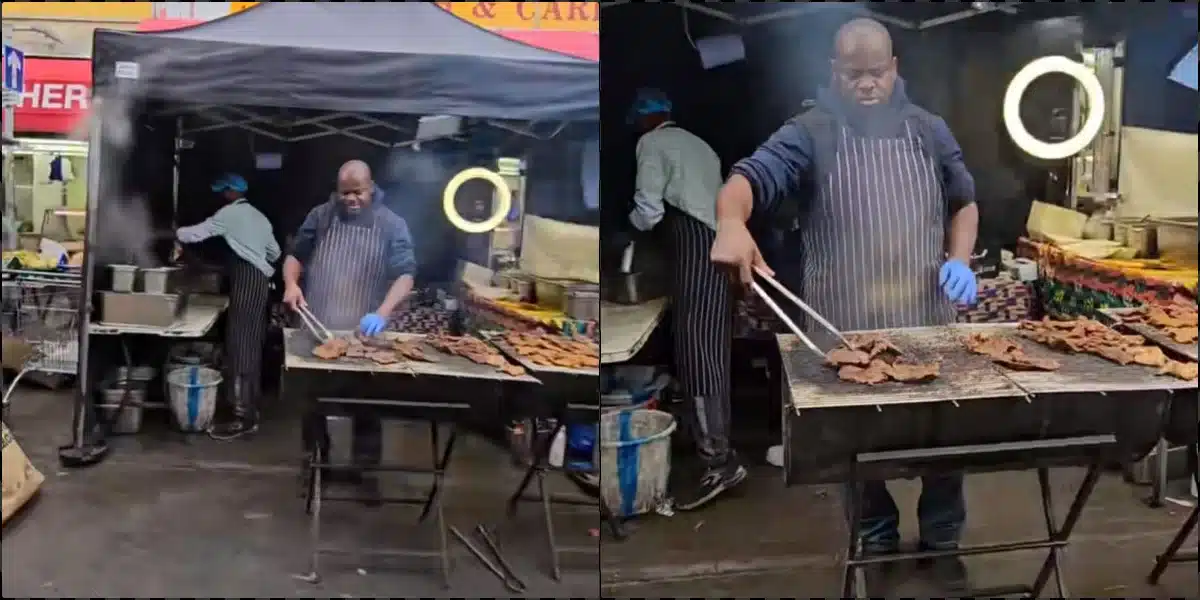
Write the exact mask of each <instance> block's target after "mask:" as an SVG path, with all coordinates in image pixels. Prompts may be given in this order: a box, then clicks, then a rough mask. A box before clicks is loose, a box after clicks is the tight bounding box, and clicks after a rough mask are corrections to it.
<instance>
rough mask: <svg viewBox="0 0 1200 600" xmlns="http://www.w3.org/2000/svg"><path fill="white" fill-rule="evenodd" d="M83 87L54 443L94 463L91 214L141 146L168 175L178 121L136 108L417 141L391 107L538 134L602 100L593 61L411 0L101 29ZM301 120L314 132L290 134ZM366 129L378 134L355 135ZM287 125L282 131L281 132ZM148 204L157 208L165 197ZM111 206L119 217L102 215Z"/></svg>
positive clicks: (97, 453)
mask: <svg viewBox="0 0 1200 600" xmlns="http://www.w3.org/2000/svg"><path fill="white" fill-rule="evenodd" d="M93 89H94V93H95V96H96V99H97V103H96V105H97V106H98V110H97V118H95V119H94V122H93V125H92V130H91V133H90V138H89V139H90V140H91V142H92V143H91V151H90V153H89V164H88V178H89V181H88V197H89V210H88V225H87V226H88V236H87V239H88V246H87V249H86V251H85V259H84V272H83V277H84V282H83V283H84V285H83V290H84V291H83V294H84V295H83V298H84V299H85V302H82V303H81V309H80V319H79V322H80V323H81V327H80V338H79V367H78V372H79V382H80V385H79V388H78V389H79V392H78V394H79V395H78V399H77V407H76V414H75V423H74V428H73V434H74V440H73V443H72V445H70V446H67V447H64V448H63V449H62V451H61V452H60V458H61V460H62V462H63V463H64V464H65V465H90V464H94V463H95V462H97V461H99V460H101V459H102V457H103V456H104V454H105V452H106V449H107V448H106V446H105V445H104V444H103V440H101V439H97V438H98V437H99V435H98V434H99V433H100V432H98V431H97V428H96V426H95V425H96V424H95V419H94V412H93V410H92V408H93V407H92V404H93V402H92V395H93V394H92V392H93V389H94V387H93V384H94V383H95V382H97V381H98V377H99V371H100V370H101V369H100V365H96V364H93V361H89V360H88V359H89V338H90V336H89V325H90V317H91V314H90V310H89V309H90V306H89V304H90V303H89V302H87V301H86V300H89V299H91V298H92V296H93V294H94V292H95V282H96V277H97V275H98V274H99V267H101V266H103V265H102V263H103V262H104V261H103V259H101V258H99V257H98V252H97V248H100V247H102V244H103V243H104V240H103V239H99V238H102V237H104V236H98V235H97V234H98V233H104V230H105V229H109V228H108V227H103V226H98V223H99V221H100V220H101V218H102V217H101V215H100V213H101V212H115V211H101V210H98V209H100V208H103V207H102V206H101V205H102V204H104V203H107V202H110V201H113V200H119V199H121V198H124V197H125V196H127V195H128V184H127V181H128V180H129V179H130V178H131V172H134V173H135V174H134V175H133V177H135V178H136V177H151V178H152V177H153V176H154V174H147V173H144V172H139V171H143V170H148V169H145V167H141V166H139V164H141V161H139V160H138V157H139V155H140V156H142V157H144V156H146V154H147V153H149V154H157V155H158V156H159V158H157V159H156V161H157V162H158V163H159V165H160V166H161V165H162V164H163V161H162V160H161V156H162V155H169V154H170V153H171V151H172V149H174V151H175V153H176V160H175V165H174V166H175V168H176V174H175V177H174V179H175V181H174V187H176V188H177V187H178V180H179V174H178V162H179V161H178V150H179V146H180V144H179V142H178V138H179V135H178V134H179V130H180V129H181V127H179V128H178V129H176V131H174V132H170V134H171V135H170V136H169V137H170V138H171V139H170V141H167V140H164V139H163V138H165V137H167V136H164V135H161V134H162V133H165V132H163V131H161V129H164V128H161V127H159V129H160V131H158V132H157V133H158V134H160V135H157V136H156V135H154V133H155V132H154V130H155V128H156V126H155V125H153V124H151V123H150V121H149V120H148V119H147V115H146V114H145V113H146V112H147V111H148V110H149V109H151V107H155V108H162V107H163V106H164V105H166V106H169V107H170V108H171V109H172V110H173V111H174V112H175V113H176V114H179V113H182V112H194V113H197V114H201V113H203V112H204V111H207V110H210V109H212V108H214V107H225V108H227V109H229V108H230V107H233V108H232V110H233V111H234V112H235V113H240V117H238V118H228V117H226V118H213V116H212V115H211V113H210V114H209V118H210V121H216V123H217V126H223V127H226V128H240V129H243V130H246V131H250V132H253V133H254V134H256V135H259V136H263V138H264V139H267V138H271V139H272V140H273V141H275V142H285V143H286V142H293V141H300V140H304V139H312V138H314V137H318V136H328V135H340V136H343V137H345V138H357V139H360V140H362V141H365V142H367V143H371V144H375V145H383V146H393V147H394V146H397V145H403V143H411V142H412V141H413V140H411V139H408V140H405V141H403V142H400V141H398V140H404V138H405V136H409V137H411V133H410V131H405V127H402V126H398V125H397V123H398V122H400V121H397V120H390V119H389V117H390V116H394V115H407V119H408V124H409V125H411V121H412V116H414V115H454V116H459V117H464V118H467V119H468V120H478V121H479V122H482V123H485V124H492V125H496V126H498V127H500V128H503V129H507V130H508V131H510V132H518V133H527V134H528V135H530V137H535V138H537V137H539V135H538V134H537V133H536V127H535V126H536V124H538V123H543V124H544V125H547V126H549V129H551V130H552V131H553V132H560V131H563V126H562V123H567V122H587V121H595V120H597V119H598V114H599V104H600V92H599V65H598V63H596V62H592V61H587V60H583V59H579V58H575V57H571V56H567V55H562V54H559V53H556V52H552V51H548V50H544V49H540V48H536V47H532V46H527V45H524V44H521V43H519V42H515V41H512V40H508V39H506V38H504V37H502V36H499V35H496V34H494V33H492V32H489V31H486V30H484V29H481V28H479V27H476V26H474V25H472V24H470V23H467V22H465V21H462V20H461V19H458V18H457V17H455V16H453V15H451V14H450V13H448V12H446V11H444V10H442V9H440V8H439V7H437V6H436V5H435V4H433V3H421V2H414V3H345V4H327V3H262V4H260V5H259V6H257V7H254V8H252V9H249V10H246V11H243V12H241V13H238V14H236V15H233V16H230V17H226V18H222V19H218V20H214V21H211V22H208V23H204V24H200V25H196V26H193V27H188V28H185V29H179V30H173V31H164V32H153V33H130V32H123V31H108V30H99V31H97V32H96V33H95V36H94V47H93ZM181 107H182V108H181ZM314 113H324V114H323V115H322V116H316V117H314V116H313V115H314ZM160 116H161V113H160ZM283 120H289V122H287V123H281V121H283ZM502 121H507V122H509V124H505V123H503V122H502ZM512 121H526V122H529V124H528V125H527V126H513V125H512V124H511V122H512ZM177 122H178V121H177ZM547 122H550V123H547ZM554 122H557V123H558V125H555V124H554ZM131 123H132V126H131ZM351 123H353V124H351ZM271 125H274V126H275V128H274V129H272V127H271ZM299 125H304V126H307V127H310V131H312V130H316V133H302V134H300V135H296V127H297V126H299ZM364 128H374V129H375V131H377V132H380V133H381V134H382V135H374V136H368V135H364V132H363V129H364ZM409 129H411V128H409ZM288 130H290V131H291V133H292V135H291V136H285V135H283V134H280V133H278V132H280V131H288ZM272 131H274V132H277V134H276V135H272ZM155 137H157V138H158V139H157V140H153V139H152V138H155ZM384 138H388V139H386V140H385V139H384ZM164 141H167V142H168V143H165V144H164V143H163V142H164ZM138 146H142V148H139V147H138ZM159 170H161V169H159ZM123 179H124V180H126V181H122V180H123ZM173 192H176V193H177V189H176V190H173ZM159 197H161V194H160V195H159ZM102 198H103V199H104V200H101V199H102ZM152 204H154V205H155V206H151V207H150V208H151V212H156V213H157V212H161V210H155V209H156V208H157V209H162V208H163V207H162V206H158V205H161V204H164V202H162V201H161V200H158V199H157V198H156V202H153V203H152ZM171 210H172V212H174V207H172V209H171ZM305 210H307V208H305ZM154 216H155V217H161V215H154ZM114 218H120V216H118V215H109V218H106V219H107V220H112V219H114ZM154 220H156V221H158V220H161V219H160V218H156V219H154ZM96 362H98V361H96Z"/></svg>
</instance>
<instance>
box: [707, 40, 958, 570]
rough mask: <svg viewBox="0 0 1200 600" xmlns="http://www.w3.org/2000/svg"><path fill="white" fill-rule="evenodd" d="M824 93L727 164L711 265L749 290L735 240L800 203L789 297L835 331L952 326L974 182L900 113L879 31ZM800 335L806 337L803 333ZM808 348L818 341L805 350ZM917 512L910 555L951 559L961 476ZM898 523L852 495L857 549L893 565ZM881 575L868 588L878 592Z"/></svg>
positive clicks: (908, 108)
mask: <svg viewBox="0 0 1200 600" xmlns="http://www.w3.org/2000/svg"><path fill="white" fill-rule="evenodd" d="M832 67H833V78H832V82H833V85H832V86H831V87H832V88H833V89H823V90H821V92H820V94H819V95H818V99H817V105H816V106H815V107H814V108H813V109H812V110H810V111H808V112H806V113H804V114H802V115H800V116H799V117H796V118H794V119H792V120H790V121H788V122H787V123H785V124H784V125H783V126H782V127H781V128H780V129H779V130H778V131H776V132H775V134H774V135H772V136H771V138H770V139H768V140H767V141H766V142H765V143H764V144H763V145H762V146H760V147H759V149H758V150H757V151H755V152H754V154H753V155H751V156H750V157H749V158H746V159H744V160H742V161H740V162H738V163H737V164H736V165H735V166H734V167H733V169H732V171H733V174H732V175H731V176H730V178H729V179H728V181H726V183H725V185H724V187H722V188H721V192H720V195H719V196H718V200H717V214H718V222H719V223H718V226H717V236H716V237H717V239H716V242H715V243H714V244H713V247H712V260H713V261H714V262H715V263H718V264H721V265H725V266H730V267H735V268H736V269H738V272H739V278H740V280H741V281H742V282H743V283H744V284H749V282H750V280H751V278H752V277H753V272H752V269H753V267H756V266H757V267H761V268H764V269H766V270H767V271H768V272H770V269H767V267H766V265H765V264H764V263H763V260H762V255H761V254H760V253H759V251H758V247H757V246H756V245H755V242H754V240H753V239H752V238H751V236H750V234H749V232H748V231H747V229H746V225H745V223H746V220H747V218H749V217H750V215H751V212H752V211H757V210H760V209H768V208H770V207H772V206H773V205H774V204H775V203H776V202H778V201H779V200H781V199H784V198H787V199H789V201H793V200H792V199H795V198H799V199H800V201H801V202H802V203H803V204H805V206H802V207H801V208H802V210H801V211H800V214H802V215H803V217H802V221H803V226H802V229H801V231H800V233H801V236H800V239H801V240H802V242H801V243H802V246H803V248H802V250H801V255H802V256H803V261H804V262H803V273H802V280H803V289H802V290H800V291H801V293H803V295H804V296H805V297H806V301H807V302H808V304H810V305H811V306H812V307H813V308H814V309H816V311H817V312H819V313H821V314H822V315H824V316H825V317H826V318H827V319H828V320H829V321H830V322H831V323H833V325H835V326H836V327H838V328H839V329H841V330H845V331H853V330H864V329H884V328H894V327H918V326H935V325H943V324H949V323H952V322H953V321H954V319H955V310H954V304H956V303H963V304H970V303H973V302H974V300H975V294H976V282H975V276H974V274H973V273H972V272H971V269H970V267H969V266H968V265H969V261H970V255H971V252H972V250H973V248H974V245H975V237H976V233H977V229H978V225H979V213H978V210H977V208H976V206H975V202H974V187H975V186H974V180H973V179H972V177H971V175H970V173H968V172H967V170H966V167H965V166H964V165H963V161H962V151H961V149H960V148H959V146H958V143H957V142H956V141H955V140H954V137H953V135H952V134H951V133H950V130H949V128H948V127H947V126H946V123H945V121H943V120H942V119H941V118H939V117H937V116H934V115H932V114H930V113H929V112H926V111H925V110H923V109H921V108H919V107H917V106H915V105H913V104H912V102H910V101H909V99H908V96H907V94H906V93H905V91H904V82H903V81H902V80H900V79H899V78H898V77H897V75H896V59H895V58H894V57H893V55H892V47H891V38H890V37H889V35H888V33H887V30H886V29H885V28H884V27H883V26H882V25H880V24H879V23H877V22H875V21H871V20H869V19H856V20H853V21H851V22H849V23H847V24H846V25H844V26H843V27H842V28H841V29H840V30H839V31H838V35H837V40H836V49H835V56H834V60H833V63H832ZM805 327H806V329H808V330H810V331H812V330H815V329H816V328H815V327H813V326H812V324H811V323H807V324H805ZM816 337H817V339H815V340H814V341H817V343H818V344H820V343H822V342H824V343H826V344H828V343H829V340H827V339H826V340H821V339H820V336H819V335H818V336H816ZM922 484H923V485H922V492H921V499H920V502H919V503H918V506H917V516H918V519H919V521H920V528H919V529H920V535H921V539H920V547H921V548H922V549H926V550H940V549H949V548H955V547H957V546H958V542H959V537H960V532H961V529H962V523H963V520H964V518H965V507H964V504H963V491H962V476H961V474H946V475H938V476H931V477H926V478H924V479H923V481H922ZM898 526H899V513H898V511H897V508H896V505H895V503H894V502H893V501H892V497H891V495H890V494H889V493H888V490H887V487H886V485H885V483H884V482H882V481H877V482H869V483H867V484H866V485H865V488H864V490H863V513H862V521H861V532H862V541H863V544H864V547H865V548H866V549H867V550H868V551H870V552H874V553H889V552H896V551H897V550H898V547H899V542H900V539H899V537H900V535H899V529H898ZM924 565H925V566H927V567H932V569H933V572H934V574H935V575H937V576H938V579H940V580H941V582H942V583H943V584H944V585H946V586H947V587H949V588H951V589H961V588H963V587H965V585H966V579H967V577H966V570H965V568H964V567H963V564H962V562H961V561H960V560H958V559H953V558H946V559H937V560H934V561H925V563H924ZM885 575H886V573H884V572H874V573H870V574H869V575H868V581H869V582H871V581H872V580H874V581H875V582H876V586H878V585H886V577H881V576H885Z"/></svg>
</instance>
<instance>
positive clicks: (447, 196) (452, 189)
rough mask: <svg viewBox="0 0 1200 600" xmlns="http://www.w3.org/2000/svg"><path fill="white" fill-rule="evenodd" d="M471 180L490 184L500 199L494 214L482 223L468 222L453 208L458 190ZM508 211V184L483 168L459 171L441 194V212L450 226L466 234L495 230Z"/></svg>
mask: <svg viewBox="0 0 1200 600" xmlns="http://www.w3.org/2000/svg"><path fill="white" fill-rule="evenodd" d="M472 179H483V180H485V181H487V182H489V183H491V184H492V186H494V187H495V188H496V191H497V192H499V196H500V197H499V198H497V200H498V202H496V203H495V207H494V208H495V211H496V212H495V213H493V214H492V216H491V217H488V218H487V219H486V220H484V221H468V220H466V219H464V218H463V217H462V215H460V214H459V213H458V208H456V207H455V206H454V197H455V196H456V195H458V188H460V187H462V184H464V183H466V182H468V181H470V180H472ZM510 209H512V190H510V189H509V188H508V183H506V182H505V181H504V179H502V178H501V177H500V175H499V174H498V173H496V172H495V171H490V170H488V169H485V168H483V167H471V168H469V169H463V170H462V171H459V172H458V174H457V175H455V176H454V177H452V178H451V179H450V182H449V183H447V184H446V190H445V191H444V192H442V210H443V211H444V212H445V213H446V218H447V219H449V220H450V224H451V225H454V226H455V227H457V228H458V229H460V230H461V231H465V232H467V233H487V232H489V231H491V230H493V229H495V228H496V227H498V226H499V225H500V224H501V223H503V222H504V219H505V217H507V216H508V211H509V210H510Z"/></svg>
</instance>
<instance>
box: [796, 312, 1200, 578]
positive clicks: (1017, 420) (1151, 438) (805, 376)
mask: <svg viewBox="0 0 1200 600" xmlns="http://www.w3.org/2000/svg"><path fill="white" fill-rule="evenodd" d="M976 332H979V333H989V334H997V335H1010V336H1013V337H1016V330H1015V327H1014V326H1005V325H999V326H998V325H955V326H949V327H928V328H910V329H894V330H881V331H871V332H857V333H871V334H878V335H883V336H885V337H887V338H888V339H889V340H891V341H892V342H893V343H894V344H895V345H896V346H897V347H898V348H900V349H901V351H903V353H904V355H905V356H906V357H908V358H910V359H913V360H916V361H926V360H939V361H940V362H941V375H940V377H939V378H938V379H936V380H934V381H932V382H929V383H926V384H912V383H907V384H906V383H898V382H888V383H884V384H880V385H875V386H864V385H860V384H855V383H848V382H843V381H841V380H839V379H838V378H837V374H836V372H835V371H834V369H832V368H830V367H828V366H825V365H823V364H821V360H820V359H819V358H818V357H816V356H813V355H812V353H811V352H809V351H807V350H806V349H804V348H803V346H802V345H801V343H800V341H799V340H798V339H796V338H795V336H791V335H781V336H778V338H777V343H778V346H779V349H780V357H781V362H782V366H783V377H782V378H781V383H782V386H783V390H782V397H783V410H784V415H783V422H784V426H783V427H784V440H785V443H784V467H785V480H786V482H787V483H788V484H789V485H792V484H813V483H843V484H847V489H848V492H849V493H848V494H847V498H846V502H847V509H848V510H847V513H848V514H849V515H851V519H850V529H851V531H850V537H849V543H848V546H847V548H846V555H845V556H846V558H845V560H844V571H843V575H844V576H843V581H842V590H841V592H842V596H841V597H843V598H846V597H863V596H862V595H861V594H859V595H858V596H855V591H856V590H857V591H862V590H861V585H862V581H861V577H860V576H859V574H860V570H861V567H863V566H864V565H866V564H870V563H878V562H892V561H904V560H914V559H917V558H926V557H929V558H932V557H934V556H935V555H936V556H967V555H978V554H991V553H999V552H1011V551H1018V550H1035V549H1044V550H1048V551H1049V555H1048V556H1047V558H1046V560H1045V562H1044V563H1043V565H1042V568H1041V569H1040V570H1039V572H1038V574H1037V576H1036V578H1035V579H1034V581H1033V583H1032V584H1028V585H1013V586H1006V587H1003V588H998V589H992V590H975V591H974V592H972V593H973V594H974V595H977V596H1000V595H1011V594H1026V595H1028V596H1030V597H1037V596H1038V595H1040V594H1041V592H1042V590H1043V589H1044V588H1045V586H1046V584H1047V583H1048V582H1049V580H1050V578H1051V577H1053V578H1054V581H1055V585H1056V588H1057V590H1056V591H1057V594H1056V596H1057V597H1060V598H1067V597H1070V596H1069V594H1068V591H1067V587H1066V584H1065V582H1064V581H1063V579H1062V576H1061V573H1059V570H1058V558H1059V553H1060V552H1061V550H1062V548H1063V547H1065V546H1066V545H1067V542H1068V539H1069V538H1070V535H1071V531H1072V529H1073V527H1074V526H1075V524H1076V522H1077V521H1078V518H1079V515H1080V513H1081V512H1082V510H1083V507H1084V505H1085V504H1086V502H1087V499H1088V497H1089V496H1090V494H1091V491H1092V489H1093V487H1094V485H1095V483H1096V480H1097V478H1098V477H1099V474H1100V469H1101V467H1102V465H1104V464H1106V463H1107V462H1110V461H1114V460H1136V459H1139V458H1141V457H1142V456H1145V455H1146V454H1147V453H1148V452H1149V451H1150V449H1151V448H1152V447H1153V446H1154V444H1155V442H1156V441H1157V440H1158V438H1159V436H1160V435H1161V433H1162V431H1163V428H1164V424H1165V421H1166V419H1167V417H1168V414H1169V412H1170V411H1169V408H1170V406H1171V404H1172V399H1174V398H1176V397H1179V398H1181V399H1183V398H1187V399H1191V400H1192V402H1193V407H1194V399H1195V394H1196V384H1195V382H1184V381H1180V380H1177V379H1174V378H1169V377H1163V376H1158V375H1157V374H1156V371H1155V370H1154V369H1150V368H1147V367H1141V366H1136V365H1130V366H1124V367H1122V366H1120V365H1116V364H1113V363H1110V362H1108V361H1105V360H1103V359H1101V358H1098V357H1094V356H1091V355H1066V354H1061V353H1057V352H1054V351H1052V350H1048V349H1045V348H1043V347H1041V346H1039V345H1037V344H1035V343H1033V342H1031V341H1028V340H1025V341H1022V345H1023V346H1024V347H1025V348H1026V351H1027V352H1028V353H1029V354H1031V355H1035V356H1036V355H1046V356H1049V355H1053V358H1055V359H1057V360H1059V361H1060V363H1061V364H1062V368H1061V369H1060V370H1058V371H1055V372H1051V373H1031V372H1013V371H1010V370H1008V369H1005V368H1003V367H999V366H997V365H994V364H993V363H992V362H991V361H990V360H989V359H988V358H987V357H984V356H980V355H977V354H972V353H970V352H969V351H968V350H967V349H966V347H965V344H964V342H965V340H966V338H967V337H968V336H969V335H971V334H972V333H976ZM1066 466H1083V467H1086V468H1087V475H1086V476H1085V478H1084V481H1083V483H1082V484H1081V485H1080V488H1079V491H1078V492H1077V494H1076V496H1075V499H1074V501H1073V502H1072V503H1071V506H1070V509H1069V510H1068V512H1067V515H1066V517H1065V518H1064V519H1063V521H1062V525H1061V526H1060V525H1058V521H1057V519H1056V517H1055V515H1054V513H1053V510H1052V509H1051V507H1052V502H1051V498H1050V486H1049V469H1050V468H1054V467H1066ZM1028 469H1033V470H1035V471H1036V472H1037V478H1038V481H1039V484H1040V487H1041V503H1042V509H1043V512H1044V515H1045V524H1046V531H1047V533H1046V537H1044V538H1042V539H1036V540H1027V541H1020V542H1009V543H1000V544H985V545H979V546H972V547H962V548H959V549H958V550H953V551H940V552H935V553H928V552H926V553H910V554H898V555H889V556H864V555H863V554H862V552H861V550H860V547H859V546H860V544H859V539H858V537H859V536H858V531H857V529H858V523H857V521H858V519H857V515H858V514H860V511H861V488H862V483H863V482H865V481H871V480H887V479H899V478H908V477H917V476H921V475H928V474H937V473H946V472H956V471H957V472H966V473H971V472H991V471H1006V470H1028Z"/></svg>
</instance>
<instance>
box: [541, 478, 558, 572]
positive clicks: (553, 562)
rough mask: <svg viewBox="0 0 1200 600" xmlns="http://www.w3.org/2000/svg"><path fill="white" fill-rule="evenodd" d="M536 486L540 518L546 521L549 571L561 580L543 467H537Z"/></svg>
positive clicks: (551, 507)
mask: <svg viewBox="0 0 1200 600" xmlns="http://www.w3.org/2000/svg"><path fill="white" fill-rule="evenodd" d="M537 486H538V500H540V501H541V504H542V519H543V521H545V523H546V544H547V546H548V547H549V548H550V572H551V574H552V575H554V580H555V581H561V580H562V565H561V564H559V560H558V537H556V534H555V532H554V503H553V502H552V501H551V499H550V492H549V491H547V490H546V471H545V469H538V472H537Z"/></svg>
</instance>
